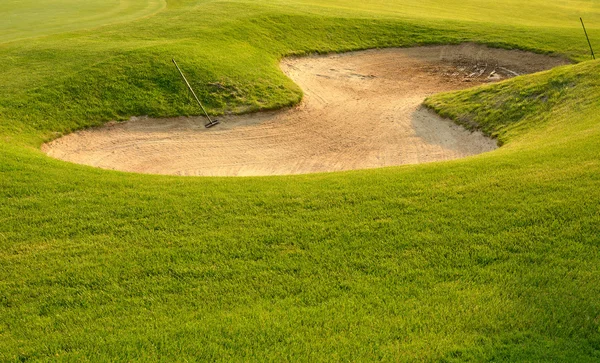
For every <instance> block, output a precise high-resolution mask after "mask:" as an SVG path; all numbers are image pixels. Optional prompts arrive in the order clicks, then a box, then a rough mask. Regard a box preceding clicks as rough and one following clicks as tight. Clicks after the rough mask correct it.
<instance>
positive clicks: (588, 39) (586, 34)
mask: <svg viewBox="0 0 600 363" xmlns="http://www.w3.org/2000/svg"><path fill="white" fill-rule="evenodd" d="M579 20H581V26H582V27H583V32H584V33H585V37H586V39H587V41H588V45H589V46H590V51H591V52H592V58H593V59H596V56H595V55H594V49H592V43H590V37H588V33H587V30H585V24H583V19H582V18H579Z"/></svg>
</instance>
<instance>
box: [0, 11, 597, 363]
mask: <svg viewBox="0 0 600 363" xmlns="http://www.w3.org/2000/svg"><path fill="white" fill-rule="evenodd" d="M499 3H501V4H502V5H504V6H498V5H493V6H492V5H490V8H491V9H492V10H493V9H494V8H497V10H496V11H492V12H491V14H496V13H497V12H500V11H502V12H504V13H505V14H509V13H512V14H517V15H518V16H515V17H514V18H515V19H522V20H523V21H519V22H517V21H514V20H506V17H500V16H498V17H493V16H487V15H485V14H486V11H488V10H485V9H484V8H486V5H488V4H487V2H483V1H471V2H465V1H462V2H452V3H449V2H443V3H442V2H435V1H419V2H417V1H411V2H403V5H400V4H396V3H395V2H385V1H377V2H372V3H371V4H370V5H368V6H367V5H366V3H362V2H343V3H342V2H334V1H327V2H319V3H318V4H314V3H310V2H300V1H298V2H288V1H286V2H283V1H280V2H231V1H229V2H225V1H177V2H168V6H169V7H168V8H167V10H165V11H164V12H161V13H159V14H158V15H156V16H154V17H152V18H148V19H142V20H139V21H136V22H132V23H129V24H123V25H112V26H108V27H103V28H100V29H96V30H93V31H80V32H77V33H65V34H61V35H55V36H51V37H47V38H43V39H36V40H31V41H27V42H11V43H6V44H0V49H1V51H0V59H1V60H2V62H1V63H2V64H3V67H2V69H0V173H1V174H0V198H1V199H0V200H1V201H2V202H1V203H0V246H1V249H0V338H1V339H0V359H1V360H28V359H32V360H66V361H74V360H82V361H98V360H165V361H172V360H182V361H183V360H186V359H187V360H199V359H204V360H206V359H211V360H223V361H230V360H305V361H314V360H332V361H333V360H353V361H357V360H375V359H379V360H394V361H396V360H443V361H468V360H472V361H481V360H497V361H595V360H598V359H599V358H600V300H599V299H598V296H600V271H599V266H600V252H599V250H598V247H599V245H600V237H599V236H600V227H598V226H599V223H600V204H599V201H600V188H599V186H600V180H599V179H600V165H599V164H600V161H599V158H598V155H600V143H599V142H598V140H599V139H600V122H599V119H598V118H599V117H598V115H599V114H600V103H598V101H597V100H598V96H600V72H599V70H600V63H598V62H583V63H580V64H577V65H574V66H567V67H561V68H559V69H556V70H553V71H550V72H546V73H543V74H540V75H532V76H526V77H520V78H517V79H514V80H511V81H508V82H504V83H501V84H497V85H491V86H485V87H481V88H477V89H474V90H467V91H462V92H458V93H452V94H444V95H436V96H433V97H431V98H430V99H429V100H428V101H427V102H426V103H427V105H428V106H429V107H431V108H434V109H436V110H438V112H440V113H441V114H443V115H446V116H449V117H452V118H454V119H455V120H457V121H458V122H462V123H465V124H467V125H470V126H471V127H473V125H477V127H481V128H482V129H483V130H484V132H486V133H488V134H491V135H495V136H497V137H498V138H499V139H500V140H501V141H502V143H503V144H504V146H503V147H502V148H501V149H499V150H498V151H495V152H493V153H489V154H484V155H480V156H478V157H474V158H469V159H465V160H459V161H453V162H446V163H435V164H428V165H419V166H406V167H397V168H386V169H379V170H368V171H354V172H345V173H333V174H319V175H305V176H290V177H268V178H178V177H166V176H151V175H136V174H127V173H118V172H111V171H105V170H99V169H93V168H89V167H84V166H79V165H72V164H68V163H64V162H61V161H57V160H53V159H50V158H48V157H46V156H45V155H43V154H42V153H41V152H40V151H39V145H40V143H41V142H42V141H43V140H47V139H48V138H51V137H55V136H56V135H58V134H60V133H64V132H69V131H72V130H75V129H78V128H82V127H88V126H92V125H98V124H100V123H101V122H103V121H107V120H110V119H124V118H127V117H128V116H131V115H142V114H150V115H153V116H167V115H177V114H194V113H197V110H196V109H194V108H193V105H190V102H189V98H188V96H187V95H186V93H185V89H184V86H183V85H182V84H181V82H180V81H179V79H178V74H177V73H176V70H174V69H173V67H172V65H171V64H169V62H170V59H171V57H175V58H176V59H178V60H180V64H181V65H182V66H183V67H184V70H185V71H186V72H187V73H188V74H189V75H190V78H191V79H192V80H193V83H194V85H195V86H196V88H198V89H199V90H201V91H200V94H201V97H202V98H203V100H205V101H206V103H207V105H208V106H209V108H210V109H211V110H212V111H213V112H215V113H218V112H224V111H227V110H238V111H243V110H256V109H261V108H274V107H280V106H282V105H288V104H291V103H294V102H297V101H298V100H299V98H300V96H301V91H300V90H299V89H298V88H297V87H296V86H295V85H293V84H292V83H291V82H290V81H289V80H287V79H286V78H285V77H284V76H283V75H282V74H281V73H280V72H279V71H278V69H277V61H278V59H279V58H280V57H281V56H283V55H287V54H303V53H308V52H315V51H318V52H327V51H343V50H349V49H360V48H367V47H383V46H409V45H417V44H430V43H456V42H462V41H478V42H484V43H488V44H494V45H499V46H504V47H519V48H525V49H535V50H538V51H542V52H557V53H562V54H565V55H567V56H569V57H571V58H573V59H577V60H583V59H584V58H586V57H587V55H586V51H587V49H586V43H585V40H584V39H582V38H581V34H580V30H579V28H578V24H577V19H574V20H573V25H571V22H570V21H569V20H568V19H567V18H566V17H567V16H570V15H571V14H579V13H583V15H584V16H585V17H586V18H588V19H590V21H591V22H592V24H591V25H590V33H591V34H592V36H594V35H595V34H598V33H597V29H598V28H597V27H595V26H594V24H593V23H594V21H596V23H597V22H598V20H599V17H598V14H597V5H596V3H595V2H593V1H592V2H583V1H582V2H569V3H568V5H563V3H556V4H550V5H548V4H545V3H543V2H541V1H539V2H537V1H536V2H531V4H533V5H531V6H535V7H536V8H538V9H540V10H539V12H537V13H534V12H533V11H530V10H531V9H529V10H528V9H527V7H526V6H523V5H522V4H519V3H518V2H509V1H505V2H499ZM411 4H412V7H411V6H408V5H411ZM460 4H463V5H464V6H467V5H469V4H471V5H469V6H470V7H468V8H466V7H461V6H462V5H460ZM317 5H318V6H317ZM459 5H460V6H459ZM423 6H425V7H426V8H425V9H427V10H428V11H424V10H423V8H422V7H423ZM469 9H470V10H469ZM559 10H560V11H559ZM482 14H483V15H482ZM539 14H545V16H543V17H541V18H540V16H539ZM482 17H483V18H482ZM550 23H552V24H554V26H552V27H549V26H548V24H550ZM214 82H220V83H221V84H223V85H225V87H219V88H211V86H210V83H214ZM216 152H218V151H216Z"/></svg>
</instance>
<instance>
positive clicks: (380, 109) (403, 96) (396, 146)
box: [42, 44, 567, 176]
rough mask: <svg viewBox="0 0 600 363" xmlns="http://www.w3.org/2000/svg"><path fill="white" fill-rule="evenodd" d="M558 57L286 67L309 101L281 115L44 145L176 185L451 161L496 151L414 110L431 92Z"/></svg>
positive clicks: (326, 59) (392, 58)
mask: <svg viewBox="0 0 600 363" xmlns="http://www.w3.org/2000/svg"><path fill="white" fill-rule="evenodd" d="M566 63H567V62H566V61H565V60H564V59H561V58H556V57H548V56H543V55H538V54H532V53H527V52H522V51H507V50H499V49H490V48H486V47H483V46H477V45H473V44H465V45H460V46H432V47H419V48H411V49H385V50H370V51H363V52H353V53H346V54H339V55H329V56H318V57H317V56H315V57H304V58H288V59H284V60H283V61H282V62H281V68H282V69H283V71H284V72H285V73H286V74H287V75H288V76H289V77H290V78H291V79H293V80H294V81H295V82H296V83H297V84H298V85H299V86H300V87H301V88H302V89H303V90H304V93H305V97H304V100H303V101H302V103H301V104H300V105H298V106H297V107H294V108H292V109H288V110H282V111H276V112H261V113H257V114H251V115H242V116H225V117H220V118H219V119H220V121H221V124H220V125H218V126H215V127H213V128H211V129H205V128H204V126H203V125H204V122H205V120H204V119H202V118H195V117H193V118H185V117H180V118H170V119H151V118H146V117H134V118H132V119H131V120H129V121H127V122H124V123H110V124H107V125H106V126H104V127H100V128H95V129H89V130H84V131H80V132H76V133H73V134H70V135H67V136H64V137H62V138H60V139H57V140H54V141H52V142H50V143H48V144H46V145H44V146H43V147H42V149H43V150H44V151H45V152H46V153H47V154H48V155H50V156H52V157H55V158H58V159H62V160H66V161H71V162H74V163H80V164H86V165H91V166H96V167H100V168H106V169H116V170H123V171H130V172H138V173H151V174H174V175H220V176H242V175H278V174H303V173H315V172H326V171H338V170H349V169H366V168H377V167H383V166H391V165H401V164H415V163H425V162H431V161H440V160H450V159H457V158H462V157H466V156H469V155H474V154H479V153H483V152H486V151H490V150H494V149H495V148H496V142H495V141H494V140H490V139H488V138H486V137H484V136H483V135H482V134H480V133H479V132H474V133H473V132H470V131H467V130H465V129H463V128H462V127H460V126H457V125H455V124H454V123H452V122H451V121H449V120H444V119H441V118H440V117H438V116H436V115H435V114H433V113H432V112H430V111H428V110H425V109H423V108H422V107H421V106H420V105H421V103H422V102H423V99H424V98H425V97H427V96H429V95H432V94H434V93H438V92H443V91H450V90H457V89H463V88H468V87H472V86H475V85H478V84H481V83H486V82H494V81H499V80H502V79H505V78H509V77H512V76H515V75H518V74H524V73H532V72H538V71H542V70H545V69H549V68H552V67H555V66H558V65H561V64H566Z"/></svg>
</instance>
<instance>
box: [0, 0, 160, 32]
mask: <svg viewBox="0 0 600 363" xmlns="http://www.w3.org/2000/svg"><path fill="white" fill-rule="evenodd" d="M165 6H166V3H165V0H84V1H81V0H3V1H2V3H0V17H1V18H2V22H1V23H0V43H3V42H8V41H15V40H18V39H26V38H32V37H39V36H45V35H49V34H56V33H64V32H67V31H73V30H79V29H90V28H96V27H100V26H103V25H107V24H114V23H123V22H129V21H132V20H135V19H138V18H141V17H144V16H149V15H152V14H155V13H157V12H158V11H160V10H162V9H164V8H165Z"/></svg>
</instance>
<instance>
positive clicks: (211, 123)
mask: <svg viewBox="0 0 600 363" xmlns="http://www.w3.org/2000/svg"><path fill="white" fill-rule="evenodd" d="M173 63H174V64H175V67H177V70H178V71H179V74H181V77H182V78H183V80H184V81H185V84H186V85H187V86H188V88H189V89H190V91H191V92H192V94H193V95H194V98H195V99H196V101H197V102H198V104H199V105H200V108H201V109H202V111H204V114H205V115H206V118H207V119H208V124H206V125H205V126H206V127H210V126H213V125H215V124H217V123H218V122H219V121H217V120H214V121H213V120H211V119H210V116H208V112H206V110H205V109H204V106H202V102H200V99H198V96H196V92H194V90H193V89H192V86H190V83H189V82H188V80H187V79H186V78H185V76H184V75H183V72H182V71H181V68H179V66H178V65H177V62H175V59H173Z"/></svg>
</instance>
